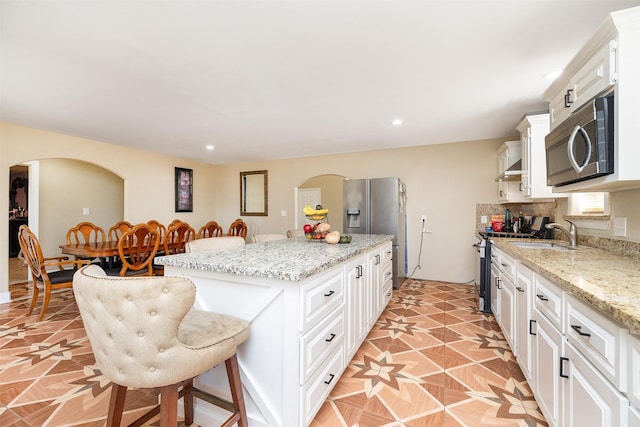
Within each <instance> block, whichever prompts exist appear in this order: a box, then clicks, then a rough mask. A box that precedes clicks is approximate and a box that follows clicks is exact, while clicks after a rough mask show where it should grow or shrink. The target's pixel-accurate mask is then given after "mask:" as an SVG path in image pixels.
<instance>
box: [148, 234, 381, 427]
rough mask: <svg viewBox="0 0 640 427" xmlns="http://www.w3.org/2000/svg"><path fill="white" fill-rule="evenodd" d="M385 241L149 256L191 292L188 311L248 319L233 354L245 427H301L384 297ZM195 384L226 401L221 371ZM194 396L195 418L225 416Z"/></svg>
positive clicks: (368, 238)
mask: <svg viewBox="0 0 640 427" xmlns="http://www.w3.org/2000/svg"><path fill="white" fill-rule="evenodd" d="M392 239H393V236H390V235H357V234H356V235H353V240H352V242H351V243H349V244H335V245H331V244H327V243H324V242H318V241H308V240H307V239H306V238H304V237H296V238H292V239H287V240H279V241H272V242H265V243H255V244H249V245H245V246H244V247H241V248H233V249H219V250H213V251H209V252H198V253H189V254H179V255H171V256H165V257H159V258H158V259H157V262H158V263H159V264H163V265H164V268H165V276H176V275H179V276H185V277H188V278H189V279H191V280H192V281H193V282H194V283H195V285H196V288H197V293H196V303H195V308H197V309H201V310H207V311H213V312H217V313H223V314H229V315H233V316H236V317H239V318H241V319H245V320H247V321H249V322H250V323H251V332H250V336H249V339H248V340H247V341H246V342H245V343H244V344H243V345H242V346H240V347H239V348H238V353H237V354H238V360H239V364H240V371H241V377H242V382H243V393H244V398H245V401H246V405H247V415H248V417H249V424H250V425H251V426H287V427H288V426H306V425H308V424H309V423H310V422H311V421H312V420H313V417H314V416H315V414H316V413H317V411H318V409H319V408H320V406H321V405H322V403H323V402H324V400H325V399H326V397H327V396H328V395H329V392H330V391H331V389H332V388H333V386H334V385H335V384H336V383H337V382H338V379H339V377H340V375H341V374H342V372H343V371H344V369H345V368H346V366H347V364H348V363H349V361H350V360H351V358H352V357H353V355H354V354H355V352H356V350H357V349H358V348H359V346H360V344H361V343H362V342H363V341H364V338H365V337H366V336H367V334H368V332H369V331H370V329H371V328H372V327H373V325H374V323H375V321H376V320H377V318H378V317H379V315H380V313H381V312H382V310H383V309H384V308H385V307H386V305H387V303H388V302H389V300H390V298H391V293H392V260H391V258H392V249H391V241H392ZM194 385H195V387H197V388H199V389H201V390H203V391H205V392H209V393H212V394H216V395H221V396H227V397H229V396H230V394H229V391H228V389H229V387H228V382H227V378H226V373H225V370H224V366H218V367H216V368H214V369H212V370H210V371H208V372H206V373H204V374H203V375H201V376H200V377H198V378H197V379H196V382H195V384H194ZM220 411H221V410H220V409H218V408H217V407H215V406H213V405H211V404H209V403H207V402H204V401H201V400H197V399H196V402H195V422H196V423H198V424H200V425H213V424H215V423H219V422H221V421H222V420H224V419H225V418H226V417H225V416H224V414H223V413H221V412H220Z"/></svg>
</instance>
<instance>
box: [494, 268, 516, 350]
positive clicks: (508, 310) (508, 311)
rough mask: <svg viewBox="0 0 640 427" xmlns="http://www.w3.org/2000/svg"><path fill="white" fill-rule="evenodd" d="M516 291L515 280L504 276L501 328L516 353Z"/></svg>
mask: <svg viewBox="0 0 640 427" xmlns="http://www.w3.org/2000/svg"><path fill="white" fill-rule="evenodd" d="M514 292H515V287H514V286H513V282H512V281H511V279H509V278H508V277H503V278H502V280H501V286H500V321H499V322H498V323H499V324H500V328H501V329H502V334H503V335H504V337H505V339H506V340H507V343H509V346H510V347H511V351H513V352H514V353H515V351H516V349H515V346H514V341H513V327H514V323H515V322H514V304H515V299H514Z"/></svg>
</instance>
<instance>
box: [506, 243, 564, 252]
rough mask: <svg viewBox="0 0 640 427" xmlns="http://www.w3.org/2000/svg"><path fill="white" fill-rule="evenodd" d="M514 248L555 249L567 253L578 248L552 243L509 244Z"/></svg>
mask: <svg viewBox="0 0 640 427" xmlns="http://www.w3.org/2000/svg"><path fill="white" fill-rule="evenodd" d="M509 243H510V244H512V245H513V246H516V247H518V248H526V249H553V250H556V251H567V250H573V249H576V248H570V247H569V246H564V245H559V244H557V243H552V242H509Z"/></svg>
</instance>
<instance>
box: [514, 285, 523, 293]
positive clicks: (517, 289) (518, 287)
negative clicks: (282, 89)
mask: <svg viewBox="0 0 640 427" xmlns="http://www.w3.org/2000/svg"><path fill="white" fill-rule="evenodd" d="M516 291H518V292H524V289H522V288H521V287H520V286H516Z"/></svg>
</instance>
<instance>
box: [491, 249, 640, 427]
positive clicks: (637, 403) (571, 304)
mask: <svg viewBox="0 0 640 427" xmlns="http://www.w3.org/2000/svg"><path fill="white" fill-rule="evenodd" d="M494 255H495V258H494ZM510 260H511V261H513V262H510ZM514 266H515V267H514ZM513 271H515V273H514V274H513V275H511V274H510V272H513ZM492 286H493V288H492V291H493V293H495V294H497V295H496V296H495V301H494V296H493V294H492V310H493V311H494V316H495V317H496V319H497V320H498V324H499V325H500V328H501V329H502V332H503V334H504V336H505V338H506V339H507V341H508V342H509V345H511V348H512V351H513V353H514V355H515V356H516V360H517V361H518V364H519V365H520V368H521V369H522V372H523V374H524V375H525V377H526V379H527V381H528V382H529V385H530V387H531V390H532V391H533V393H534V396H535V398H536V401H537V403H538V405H539V407H540V410H541V412H542V414H543V415H544V416H545V418H546V421H547V423H548V424H549V425H550V426H553V427H618V426H620V427H640V337H637V336H632V335H629V333H628V330H627V329H625V328H623V327H622V326H620V325H619V324H618V323H617V322H616V321H614V320H613V319H611V318H609V317H608V316H606V315H604V314H603V313H602V312H600V311H598V310H597V309H595V308H593V307H592V306H590V305H589V304H587V303H585V302H583V301H582V300H579V299H578V298H577V297H575V296H573V295H570V294H569V293H568V292H566V291H565V290H564V289H563V288H561V287H560V286H558V285H557V284H555V283H553V282H551V281H549V280H548V279H546V278H544V277H542V276H541V275H539V274H538V273H535V272H534V271H533V270H532V269H531V268H528V267H527V266H525V265H524V264H523V263H522V262H521V261H519V260H513V259H510V257H509V256H508V255H506V254H504V252H503V251H500V250H498V251H494V250H493V248H492Z"/></svg>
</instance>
